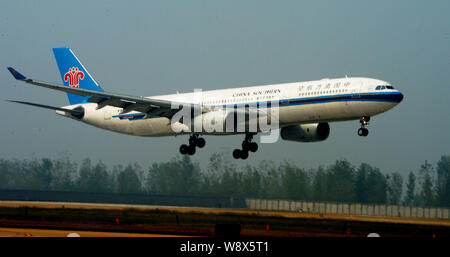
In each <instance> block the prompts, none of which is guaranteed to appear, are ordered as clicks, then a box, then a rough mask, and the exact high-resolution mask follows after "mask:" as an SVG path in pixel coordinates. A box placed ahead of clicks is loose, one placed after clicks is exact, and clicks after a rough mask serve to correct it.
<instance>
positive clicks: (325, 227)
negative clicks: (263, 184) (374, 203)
mask: <svg viewBox="0 0 450 257" xmlns="http://www.w3.org/2000/svg"><path fill="white" fill-rule="evenodd" d="M217 224H222V225H223V224H225V226H223V227H225V228H226V227H230V226H228V225H226V224H234V225H238V230H237V233H238V234H239V235H240V236H241V237H342V236H346V237H348V236H351V237H354V236H355V237H365V236H367V235H368V234H369V233H373V232H374V233H378V234H381V235H382V236H388V237H431V236H435V235H442V236H446V237H448V236H450V220H449V219H424V218H420V219H419V218H401V217H384V216H354V215H337V214H318V213H300V212H286V211H257V210H247V209H225V208H199V207H178V206H176V207H175V206H150V205H129V204H100V203H69V202H33V201H0V236H6V237H20V236H35V237H36V236H37V237H47V236H48V237H66V236H67V235H68V234H70V233H77V234H78V235H80V236H81V237H171V236H207V237H209V236H215V235H217V231H216V230H215V229H216V226H217ZM232 233H236V231H235V232H232Z"/></svg>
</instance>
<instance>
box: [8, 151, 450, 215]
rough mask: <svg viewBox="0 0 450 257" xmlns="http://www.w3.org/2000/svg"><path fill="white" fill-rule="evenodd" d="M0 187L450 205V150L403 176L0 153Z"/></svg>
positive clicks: (365, 169) (224, 161) (218, 156)
mask: <svg viewBox="0 0 450 257" xmlns="http://www.w3.org/2000/svg"><path fill="white" fill-rule="evenodd" d="M0 189H28V190H51V191H76V192H108V193H128V194H131V193H132V194H155V195H156V194H157V195H169V196H217V197H248V198H262V199H288V200H307V201H334V202H358V203H366V204H395V205H397V204H403V205H412V206H442V207H450V155H443V156H441V158H440V160H439V161H438V162H437V163H436V164H435V165H433V164H431V163H429V162H427V161H425V162H424V163H423V164H422V165H421V166H420V167H418V169H417V170H416V171H410V172H409V174H408V176H407V177H406V178H404V177H403V176H402V175H401V173H400V172H393V173H383V172H381V171H380V169H379V168H376V167H373V166H371V165H369V164H367V163H361V164H360V165H359V166H354V165H352V164H351V163H350V162H349V161H347V160H346V159H341V160H336V161H335V162H334V163H333V164H331V165H329V166H327V167H324V166H319V167H317V168H315V169H308V170H306V169H303V168H301V167H298V166H297V165H295V164H293V163H291V162H288V161H283V162H280V163H275V162H273V161H267V160H265V161H262V162H260V163H259V164H253V165H252V164H248V165H245V166H242V167H240V166H238V165H237V163H236V162H235V161H233V160H232V159H230V157H229V156H228V154H226V153H213V154H212V155H211V156H210V158H209V162H208V164H207V167H206V168H203V169H201V168H200V165H199V164H198V163H196V162H193V161H192V160H191V159H190V157H189V156H187V155H185V156H177V157H174V158H172V159H171V160H169V161H162V162H155V163H153V164H152V165H151V166H150V167H148V168H147V169H145V168H143V167H142V166H140V165H139V164H138V163H134V164H128V165H125V166H123V165H114V166H113V167H112V168H109V167H107V165H105V164H104V163H103V162H101V161H98V162H96V163H93V162H92V160H90V159H89V158H88V159H84V160H83V161H82V162H81V163H76V162H74V161H71V160H70V159H69V158H68V157H62V158H59V159H49V158H42V159H36V158H35V159H32V160H26V159H25V160H17V159H13V160H6V159H0Z"/></svg>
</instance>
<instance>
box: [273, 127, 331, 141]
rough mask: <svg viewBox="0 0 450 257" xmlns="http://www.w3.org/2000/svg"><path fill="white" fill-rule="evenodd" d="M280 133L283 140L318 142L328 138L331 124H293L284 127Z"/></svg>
mask: <svg viewBox="0 0 450 257" xmlns="http://www.w3.org/2000/svg"><path fill="white" fill-rule="evenodd" d="M280 135H281V138H282V139H283V140H288V141H297V142H318V141H323V140H325V139H327V138H328V136H329V135H330V126H329V125H328V123H312V124H300V125H291V126H287V127H284V128H282V129H281V131H280Z"/></svg>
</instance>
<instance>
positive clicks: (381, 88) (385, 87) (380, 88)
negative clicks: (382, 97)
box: [375, 86, 394, 90]
mask: <svg viewBox="0 0 450 257" xmlns="http://www.w3.org/2000/svg"><path fill="white" fill-rule="evenodd" d="M383 89H394V87H393V86H377V87H376V88H375V90H383Z"/></svg>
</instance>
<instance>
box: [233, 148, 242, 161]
mask: <svg viewBox="0 0 450 257" xmlns="http://www.w3.org/2000/svg"><path fill="white" fill-rule="evenodd" d="M233 158H234V159H239V158H241V149H234V151H233Z"/></svg>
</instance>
